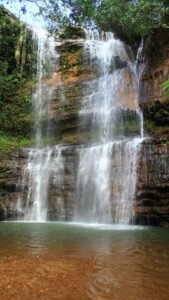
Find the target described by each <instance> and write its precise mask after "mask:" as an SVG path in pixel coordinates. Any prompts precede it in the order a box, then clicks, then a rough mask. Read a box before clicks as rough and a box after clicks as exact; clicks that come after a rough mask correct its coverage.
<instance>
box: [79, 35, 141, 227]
mask: <svg viewBox="0 0 169 300" xmlns="http://www.w3.org/2000/svg"><path fill="white" fill-rule="evenodd" d="M84 48H85V51H87V52H88V53H89V57H90V64H91V65H93V67H97V72H98V74H99V76H98V78H96V79H94V80H92V81H90V83H89V84H88V87H87V90H86V95H85V96H84V99H83V101H82V108H81V111H80V115H79V118H80V120H82V121H81V122H82V123H86V122H83V121H85V119H86V120H89V119H91V122H90V123H91V127H90V131H91V133H92V134H91V141H90V144H89V145H88V146H87V147H85V148H82V149H80V150H79V166H78V172H77V183H76V215H75V219H78V220H79V221H87V222H104V223H110V222H114V223H129V222H130V221H131V220H132V217H133V209H132V201H133V199H134V196H135V186H136V161H137V153H138V151H139V145H140V143H141V141H142V128H140V127H141V126H140V125H142V120H141V114H140V109H139V107H138V87H137V78H136V74H135V72H134V63H133V62H132V61H131V60H130V58H129V56H128V54H127V51H126V49H125V46H124V44H123V43H122V42H121V41H119V40H118V39H115V37H114V35H113V34H112V33H107V34H106V33H103V34H101V35H99V34H98V33H97V32H95V33H94V34H93V32H92V33H91V32H89V34H88V37H87V40H86V42H85V45H84ZM128 111H130V114H132V118H134V122H135V126H136V132H135V133H134V135H133V133H128V132H126V126H127V122H130V118H129V116H128Z"/></svg>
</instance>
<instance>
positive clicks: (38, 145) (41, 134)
mask: <svg viewBox="0 0 169 300" xmlns="http://www.w3.org/2000/svg"><path fill="white" fill-rule="evenodd" d="M33 41H34V45H35V47H36V48H37V74H36V77H37V78H36V84H37V87H36V88H35V91H34V92H33V94H32V104H33V109H34V111H33V113H34V132H35V134H34V135H35V148H34V149H31V150H30V151H29V154H28V164H27V165H26V166H25V170H24V173H25V175H24V176H23V178H24V180H26V179H25V176H26V178H27V179H28V193H27V200H26V209H25V220H27V221H45V220H46V217H47V198H48V186H49V179H50V176H51V167H50V166H51V163H52V152H53V150H52V148H51V147H45V146H44V140H45V139H47V138H48V131H49V124H48V120H49V117H48V115H49V111H50V103H51V100H52V96H53V90H52V88H51V87H49V86H48V85H47V84H46V83H45V77H47V76H49V75H50V74H51V73H52V72H53V71H54V66H55V63H56V53H55V42H54V38H53V37H52V36H50V35H49V33H48V32H47V31H46V30H43V29H41V28H40V29H39V28H36V29H33ZM44 124H45V125H44Z"/></svg>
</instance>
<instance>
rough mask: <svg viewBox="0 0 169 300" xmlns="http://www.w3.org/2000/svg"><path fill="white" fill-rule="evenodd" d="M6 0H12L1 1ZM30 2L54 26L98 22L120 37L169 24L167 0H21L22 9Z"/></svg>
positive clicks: (131, 35) (127, 36) (133, 35)
mask: <svg viewBox="0 0 169 300" xmlns="http://www.w3.org/2000/svg"><path fill="white" fill-rule="evenodd" d="M6 1H8V2H9V1H11V0H0V3H4V2H6ZM12 2H15V1H14V0H12ZM28 2H29V3H34V4H35V5H36V6H37V7H38V8H39V13H40V14H42V15H43V16H44V18H45V19H46V20H48V23H49V25H50V27H53V28H64V27H65V26H67V25H82V24H95V25H96V26H98V27H99V28H101V29H103V30H107V31H114V32H116V33H117V34H118V35H119V36H121V37H124V38H127V39H135V38H137V37H139V38H140V37H142V36H144V35H146V34H149V33H150V32H152V31H153V30H154V29H156V28H160V27H165V28H168V27H169V4H168V0H153V1H152V0H60V1H58V0H44V1H42V0H20V3H21V9H22V10H23V11H26V3H28Z"/></svg>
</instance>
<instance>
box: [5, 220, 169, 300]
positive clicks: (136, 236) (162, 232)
mask: <svg viewBox="0 0 169 300" xmlns="http://www.w3.org/2000/svg"><path fill="white" fill-rule="evenodd" d="M0 274H1V276H0V294H1V296H2V299H65V300H66V299H69V300H70V299H72V300H73V299H79V300H81V299H85V300H88V299H97V300H100V299H101V300H104V299H105V300H110V299H111V300H112V299H113V300H114V299H115V300H116V299H117V300H123V299H125V300H132V299H133V300H135V299H146V300H151V299H152V300H156V299H157V300H158V299H162V300H165V299H166V300H168V299H169V288H168V283H169V230H167V229H161V228H149V227H136V226H127V227H125V226H105V225H100V226H98V225H96V224H92V225H91V224H90V225H87V224H64V223H15V222H13V223H12V222H11V223H1V224H0Z"/></svg>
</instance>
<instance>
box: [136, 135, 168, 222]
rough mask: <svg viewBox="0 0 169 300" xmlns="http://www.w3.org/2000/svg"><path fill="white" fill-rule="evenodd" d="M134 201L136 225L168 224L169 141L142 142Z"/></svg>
mask: <svg viewBox="0 0 169 300" xmlns="http://www.w3.org/2000/svg"><path fill="white" fill-rule="evenodd" d="M137 174H138V178H137V193H136V200H135V202H134V207H135V214H136V215H135V221H136V222H137V223H138V224H147V225H160V226H169V144H167V143H165V142H160V141H157V140H151V139H147V140H145V141H144V142H143V145H142V148H141V152H140V156H139V160H138V170H137Z"/></svg>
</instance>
